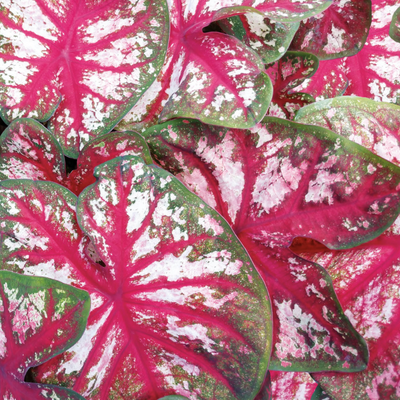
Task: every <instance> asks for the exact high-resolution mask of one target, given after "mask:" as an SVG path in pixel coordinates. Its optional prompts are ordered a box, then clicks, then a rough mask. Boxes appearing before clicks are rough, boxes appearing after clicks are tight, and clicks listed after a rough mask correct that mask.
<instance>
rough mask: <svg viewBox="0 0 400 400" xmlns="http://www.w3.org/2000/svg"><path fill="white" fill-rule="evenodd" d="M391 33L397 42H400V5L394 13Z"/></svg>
mask: <svg viewBox="0 0 400 400" xmlns="http://www.w3.org/2000/svg"><path fill="white" fill-rule="evenodd" d="M389 35H390V37H391V38H392V39H393V40H395V41H396V42H400V7H399V8H398V9H397V10H396V11H395V12H394V14H393V18H392V22H391V23H390V31H389Z"/></svg>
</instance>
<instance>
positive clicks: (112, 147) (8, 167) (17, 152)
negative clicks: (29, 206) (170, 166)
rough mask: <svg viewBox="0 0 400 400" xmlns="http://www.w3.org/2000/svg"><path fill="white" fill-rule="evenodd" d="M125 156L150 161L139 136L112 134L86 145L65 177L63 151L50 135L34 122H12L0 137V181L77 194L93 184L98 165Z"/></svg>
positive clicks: (145, 147)
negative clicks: (53, 186)
mask: <svg viewBox="0 0 400 400" xmlns="http://www.w3.org/2000/svg"><path fill="white" fill-rule="evenodd" d="M125 155H136V156H141V157H142V158H143V159H144V160H145V161H146V162H147V163H149V164H151V162H152V160H151V157H150V153H149V149H148V147H147V145H146V143H145V141H144V139H143V138H142V137H141V136H140V135H138V134H136V133H134V132H124V133H121V132H112V133H109V134H106V135H101V136H99V137H97V138H96V139H94V140H92V141H91V142H90V143H88V144H87V145H86V146H85V147H84V148H83V149H82V150H81V151H80V152H79V156H78V160H77V169H75V170H73V171H72V172H71V173H70V174H69V175H68V176H67V174H66V171H65V161H64V154H63V151H62V149H61V147H60V145H59V144H58V142H57V140H56V139H55V138H54V136H53V135H52V134H51V132H49V131H48V130H47V129H46V128H44V127H43V125H41V124H39V123H38V122H36V121H35V120H33V119H29V118H21V119H17V120H15V121H13V122H12V123H11V124H10V125H9V126H8V128H7V129H6V130H5V131H4V133H3V134H2V136H1V138H0V179H2V180H4V179H33V180H44V181H53V182H57V183H60V184H62V185H63V186H65V187H68V188H69V189H70V190H72V191H73V192H74V193H76V194H79V193H80V192H81V191H82V190H83V189H84V188H85V187H86V186H88V185H90V184H92V183H94V182H95V178H94V176H93V172H94V169H95V167H96V166H97V165H100V164H102V163H104V162H106V161H108V160H111V159H113V158H115V157H118V156H125Z"/></svg>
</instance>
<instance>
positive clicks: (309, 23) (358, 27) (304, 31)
mask: <svg viewBox="0 0 400 400" xmlns="http://www.w3.org/2000/svg"><path fill="white" fill-rule="evenodd" d="M370 25H371V0H345V1H341V0H334V1H333V3H332V5H331V6H330V7H329V8H328V9H327V10H325V11H324V12H322V13H321V14H318V15H314V16H313V17H310V18H307V19H306V20H304V21H302V22H301V23H300V28H299V30H298V31H297V33H296V35H295V36H294V39H293V41H292V43H291V45H290V49H291V50H299V51H305V52H308V53H312V54H315V55H316V56H317V57H318V58H319V59H320V60H330V59H333V58H339V57H348V56H353V55H354V54H357V53H358V52H359V51H360V50H361V48H362V47H363V46H364V43H365V41H366V39H367V35H368V31H369V27H370Z"/></svg>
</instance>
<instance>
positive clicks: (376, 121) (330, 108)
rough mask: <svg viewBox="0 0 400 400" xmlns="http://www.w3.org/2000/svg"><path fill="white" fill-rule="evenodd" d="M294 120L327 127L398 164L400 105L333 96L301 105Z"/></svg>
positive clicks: (399, 155)
mask: <svg viewBox="0 0 400 400" xmlns="http://www.w3.org/2000/svg"><path fill="white" fill-rule="evenodd" d="M296 121H298V122H301V123H304V124H311V125H318V126H322V127H324V128H328V129H330V130H332V131H333V132H335V133H337V134H338V135H341V136H344V137H346V138H348V139H350V140H352V141H353V142H355V143H358V144H361V145H362V146H364V147H365V148H367V149H368V150H371V151H372V152H373V153H375V154H377V155H378V156H380V157H382V158H385V159H386V160H388V161H390V162H393V163H395V164H396V165H400V106H397V105H395V104H391V103H383V102H377V101H374V100H370V99H364V98H362V97H353V96H351V97H337V98H335V99H329V100H324V101H320V102H317V103H315V104H312V105H309V106H307V107H304V108H302V109H301V110H299V111H298V113H297V115H296Z"/></svg>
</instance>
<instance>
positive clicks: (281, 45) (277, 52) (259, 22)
mask: <svg viewBox="0 0 400 400" xmlns="http://www.w3.org/2000/svg"><path fill="white" fill-rule="evenodd" d="M218 26H219V27H220V28H221V29H222V30H223V31H224V32H225V33H227V34H229V35H232V36H235V37H236V38H238V39H239V40H240V41H242V42H243V43H245V44H246V45H247V46H248V47H250V48H251V49H253V50H254V51H255V52H256V53H257V54H258V55H259V56H260V57H261V58H262V60H263V62H264V64H269V63H272V62H274V61H277V60H279V59H280V58H281V57H282V56H283V55H284V54H285V52H286V50H287V49H288V47H289V45H290V43H291V41H292V39H293V36H294V34H295V33H296V31H297V29H298V28H299V23H298V22H292V23H285V22H275V21H272V20H271V19H269V18H266V17H265V16H264V15H262V14H259V13H255V12H249V13H246V14H243V15H238V16H234V17H230V18H227V19H223V20H221V21H218Z"/></svg>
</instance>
